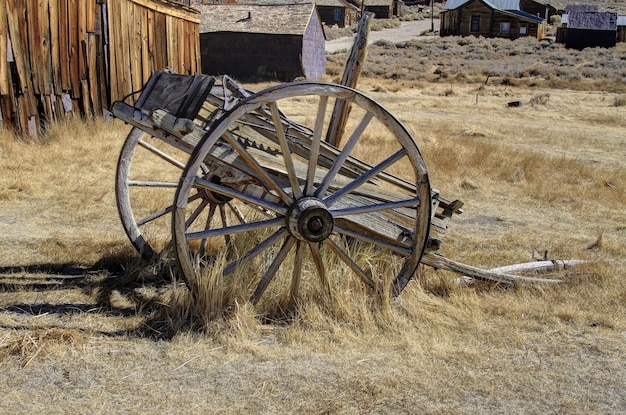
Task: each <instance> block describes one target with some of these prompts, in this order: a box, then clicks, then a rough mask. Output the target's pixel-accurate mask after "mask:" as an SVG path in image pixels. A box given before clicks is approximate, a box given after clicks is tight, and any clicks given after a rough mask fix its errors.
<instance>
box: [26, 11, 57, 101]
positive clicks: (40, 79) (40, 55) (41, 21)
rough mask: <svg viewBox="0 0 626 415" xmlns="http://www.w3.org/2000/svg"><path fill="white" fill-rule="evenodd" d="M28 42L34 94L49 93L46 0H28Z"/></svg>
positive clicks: (50, 71)
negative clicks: (33, 69) (33, 78)
mask: <svg viewBox="0 0 626 415" xmlns="http://www.w3.org/2000/svg"><path fill="white" fill-rule="evenodd" d="M28 6H29V9H28V12H29V16H28V17H29V32H28V33H29V35H30V36H29V37H30V39H29V42H30V53H31V54H30V60H31V63H30V64H31V68H36V69H37V70H36V71H33V76H34V77H35V84H34V86H35V90H34V92H35V94H42V95H50V94H52V93H53V92H54V91H53V89H52V68H51V56H50V47H51V45H50V43H51V41H50V14H49V1H48V0H30V1H29V2H28Z"/></svg>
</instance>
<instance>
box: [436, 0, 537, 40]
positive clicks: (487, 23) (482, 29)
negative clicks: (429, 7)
mask: <svg viewBox="0 0 626 415" xmlns="http://www.w3.org/2000/svg"><path fill="white" fill-rule="evenodd" d="M472 22H474V25H473V24H472ZM476 22H477V23H478V27H476ZM503 23H507V24H508V31H504V30H503ZM522 27H524V28H525V30H526V33H521V28H522ZM475 29H477V30H475ZM543 31H544V26H543V25H542V24H539V23H534V22H529V21H527V20H524V19H519V18H517V17H515V16H513V15H511V14H508V13H503V12H501V11H499V10H493V9H491V8H489V7H487V6H486V5H485V4H484V3H482V2H480V1H477V0H475V1H471V2H468V3H466V4H464V5H463V6H462V7H459V8H458V9H454V10H448V11H445V12H443V13H442V14H441V23H440V30H439V33H440V35H441V36H451V35H457V36H467V35H474V36H484V37H504V38H509V39H516V38H518V37H522V36H532V37H535V38H543V37H544V35H543Z"/></svg>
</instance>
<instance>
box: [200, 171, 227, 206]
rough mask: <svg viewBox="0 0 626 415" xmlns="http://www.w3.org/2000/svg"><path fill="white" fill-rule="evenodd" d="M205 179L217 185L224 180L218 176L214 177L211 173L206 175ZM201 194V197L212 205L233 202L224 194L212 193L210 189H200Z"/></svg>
mask: <svg viewBox="0 0 626 415" xmlns="http://www.w3.org/2000/svg"><path fill="white" fill-rule="evenodd" d="M204 179H205V180H208V181H210V182H212V183H215V184H221V182H222V180H221V178H220V177H219V176H216V175H214V174H213V173H211V172H209V173H207V174H205V175H204ZM200 193H201V196H202V197H203V198H204V199H206V200H209V201H210V202H212V203H217V204H223V203H227V202H230V201H231V200H232V198H231V197H228V196H224V195H222V194H219V193H215V192H212V191H210V190H208V189H200Z"/></svg>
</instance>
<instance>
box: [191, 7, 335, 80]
mask: <svg viewBox="0 0 626 415" xmlns="http://www.w3.org/2000/svg"><path fill="white" fill-rule="evenodd" d="M194 7H196V8H197V9H198V10H200V11H201V23H200V50H201V56H202V72H203V73H205V74H210V75H221V74H225V75H230V76H233V77H235V78H238V79H240V80H261V79H272V80H274V79H275V80H280V81H288V80H293V79H294V78H296V77H305V78H307V79H314V78H319V77H321V76H323V75H325V73H326V44H325V38H324V31H323V29H322V24H321V22H320V19H319V15H318V13H317V10H316V9H315V5H314V4H313V3H300V4H286V5H276V4H274V5H258V4H237V5H231V4H213V5H203V4H202V5H199V4H196V5H194Z"/></svg>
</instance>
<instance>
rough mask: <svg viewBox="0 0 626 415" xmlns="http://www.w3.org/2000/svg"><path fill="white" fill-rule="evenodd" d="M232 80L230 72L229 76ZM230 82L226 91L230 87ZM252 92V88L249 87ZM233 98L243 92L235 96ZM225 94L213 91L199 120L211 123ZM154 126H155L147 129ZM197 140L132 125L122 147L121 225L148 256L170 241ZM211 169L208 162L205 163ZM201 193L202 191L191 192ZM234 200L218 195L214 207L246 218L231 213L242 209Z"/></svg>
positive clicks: (118, 180)
mask: <svg viewBox="0 0 626 415" xmlns="http://www.w3.org/2000/svg"><path fill="white" fill-rule="evenodd" d="M224 79H225V81H224V82H226V81H228V78H226V77H225V78H224ZM229 87H230V85H225V86H224V87H223V91H225V92H230V91H229V90H228V88H229ZM245 94H246V95H248V94H249V92H248V91H245ZM230 98H231V101H233V100H237V99H240V98H233V97H232V93H231V96H230ZM223 100H224V98H223V97H220V96H218V95H210V96H209V97H208V98H207V99H206V101H205V102H204V104H203V107H202V109H201V111H200V114H198V115H197V117H198V119H197V120H196V122H197V123H199V124H202V123H209V122H210V121H211V117H212V116H214V115H213V114H214V113H219V112H221V108H222V107H223V106H224V102H223ZM148 131H151V132H148ZM194 147H195V145H194V144H193V143H189V142H186V141H184V140H182V139H180V138H177V137H175V136H172V135H170V134H168V133H166V132H164V131H159V130H150V129H147V130H144V129H141V128H138V127H133V128H132V129H131V131H130V132H129V134H128V136H127V137H126V140H125V142H124V144H123V146H122V149H121V151H120V155H119V159H118V163H117V172H116V182H115V194H116V199H117V207H118V211H119V214H120V218H121V221H122V225H123V227H124V230H125V231H126V234H127V236H128V238H129V239H130V241H131V243H132V244H133V246H134V247H135V249H137V251H138V252H139V253H140V254H141V255H142V257H144V258H146V259H151V258H154V257H156V256H159V257H162V256H163V255H164V254H165V253H166V252H168V251H169V250H170V248H171V247H172V245H171V221H172V220H171V217H170V215H171V212H172V210H173V209H172V206H173V205H172V201H173V200H174V194H175V191H176V186H177V185H178V180H179V178H180V175H181V173H182V171H183V169H184V167H185V163H186V161H187V159H188V158H189V155H190V154H191V153H192V151H193V149H194ZM203 168H204V169H205V170H206V169H207V167H206V166H203ZM191 197H192V199H193V198H198V197H199V196H198V195H195V196H191ZM228 203H229V202H228V201H226V200H223V199H214V200H212V201H211V202H210V204H211V205H213V206H212V209H214V210H216V211H218V212H220V215H221V218H222V223H223V225H224V226H228V225H229V224H230V223H231V222H232V221H236V222H237V223H241V222H242V221H243V218H241V217H240V216H237V215H235V216H233V215H227V214H226V209H228V210H229V211H231V212H237V208H236V207H234V206H231V207H227V206H226V205H227V204H228Z"/></svg>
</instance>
